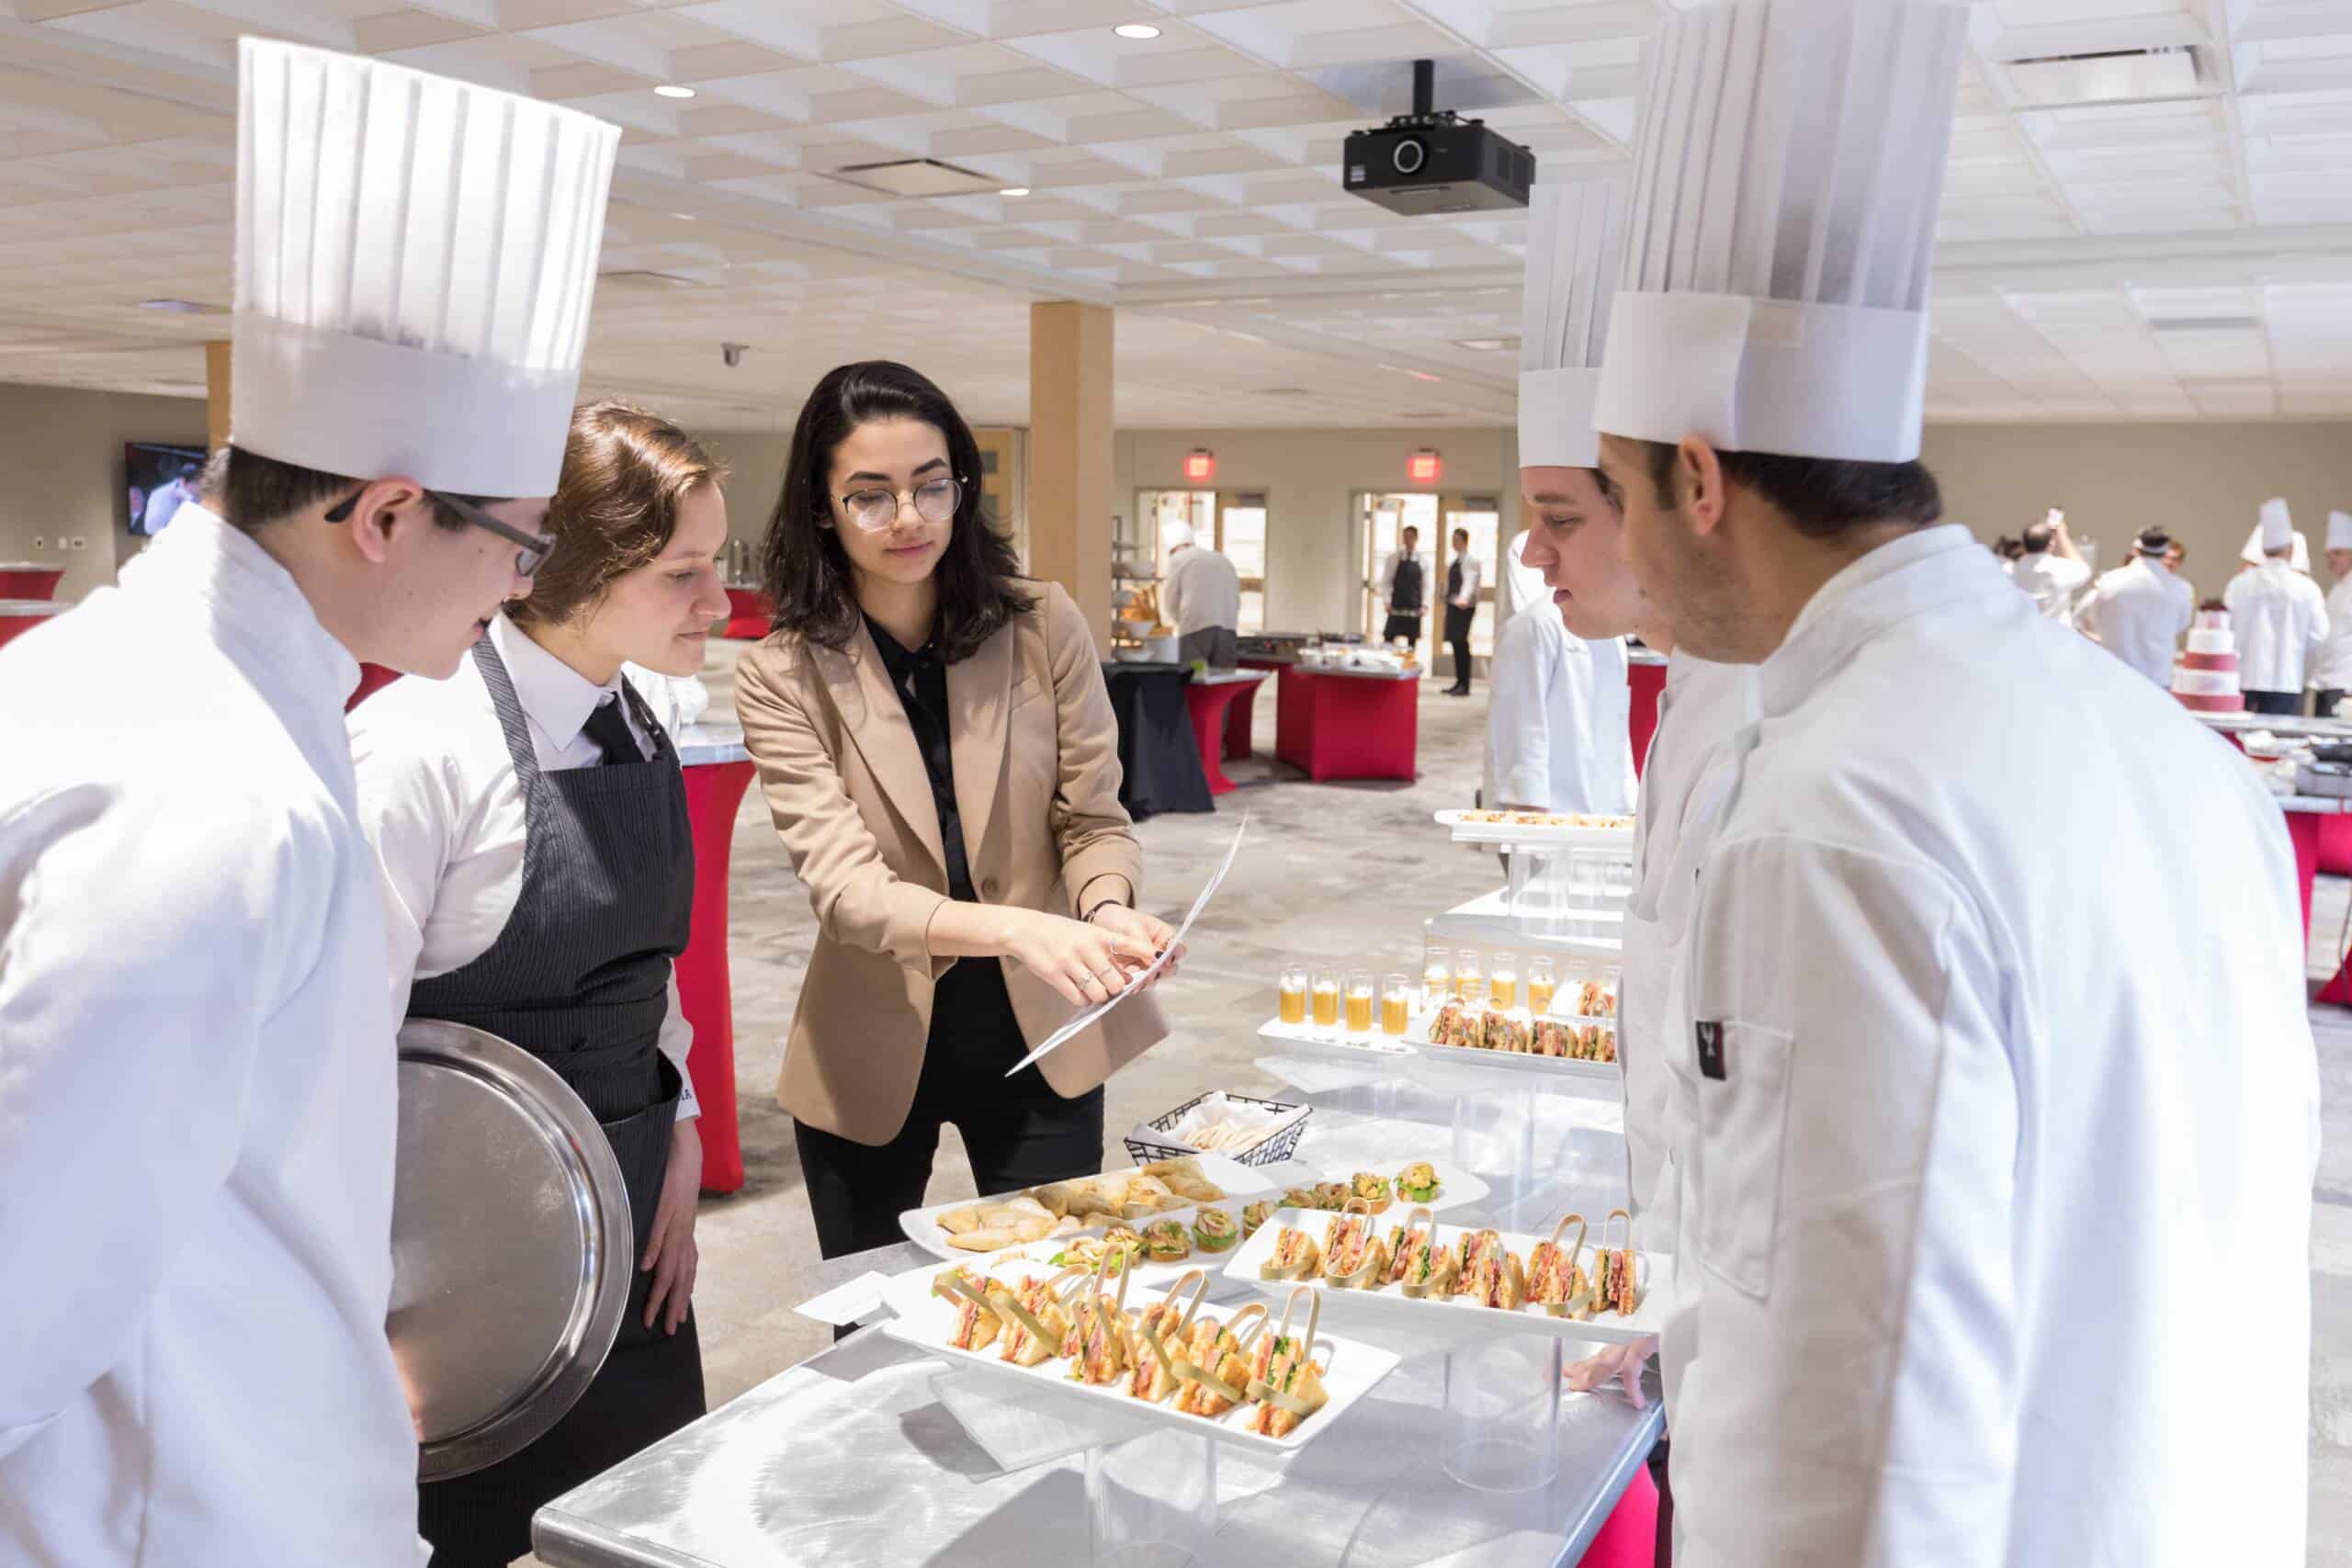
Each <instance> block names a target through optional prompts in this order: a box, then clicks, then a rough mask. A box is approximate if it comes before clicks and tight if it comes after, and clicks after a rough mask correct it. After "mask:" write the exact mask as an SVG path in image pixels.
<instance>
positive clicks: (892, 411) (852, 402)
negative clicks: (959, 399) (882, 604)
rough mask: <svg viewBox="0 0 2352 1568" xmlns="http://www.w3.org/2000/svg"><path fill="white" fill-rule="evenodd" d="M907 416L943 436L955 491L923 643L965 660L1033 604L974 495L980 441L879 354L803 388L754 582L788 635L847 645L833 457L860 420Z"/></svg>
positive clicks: (857, 616)
mask: <svg viewBox="0 0 2352 1568" xmlns="http://www.w3.org/2000/svg"><path fill="white" fill-rule="evenodd" d="M896 419H903V420H913V421H917V422H919V423H923V424H928V425H930V426H931V427H932V428H933V429H934V430H937V431H938V432H939V434H941V436H942V437H944V439H945V441H946V443H947V466H948V469H949V472H948V474H947V476H946V477H947V478H949V479H953V480H955V481H956V485H957V487H958V497H957V501H956V515H955V518H954V521H953V523H952V525H951V526H950V528H949V531H948V536H947V547H946V548H945V550H944V552H942V554H941V556H940V558H939V562H938V564H937V565H936V566H935V567H934V568H933V570H932V577H933V581H934V583H935V584H936V585H937V587H938V590H939V619H938V622H937V624H936V626H935V627H934V629H933V634H932V635H933V642H934V645H935V647H936V649H937V651H938V654H939V657H940V658H941V660H944V662H946V663H949V664H953V663H956V661H957V660H964V659H968V658H970V657H971V655H972V654H973V653H974V652H975V651H977V650H978V648H979V646H980V645H981V644H982V643H984V642H986V641H988V639H989V637H993V636H995V635H996V633H997V631H998V630H999V629H1000V628H1001V627H1002V626H1004V625H1005V624H1006V623H1007V622H1009V621H1011V620H1012V617H1013V616H1015V615H1023V614H1025V613H1027V612H1028V611H1029V610H1031V609H1033V608H1035V600H1033V599H1032V598H1031V597H1030V595H1028V594H1027V593H1024V592H1022V590H1021V589H1020V587H1019V586H1018V584H1017V581H1016V580H1017V579H1018V578H1019V577H1020V576H1021V561H1020V558H1018V557H1017V556H1015V555H1014V554H1013V551H1012V542H1011V541H1010V540H1008V539H1007V538H1006V537H1005V536H1004V535H1003V534H1002V533H1001V532H1000V531H999V530H998V528H997V526H996V525H995V521H994V519H992V518H990V517H989V515H988V510H987V507H986V505H985V503H984V502H983V501H982V499H981V496H980V473H981V469H980V444H979V443H978V441H976V440H974V439H973V437H972V427H971V426H970V425H968V424H967V423H964V416H963V415H962V414H961V413H959V412H956V405H955V403H954V402H952V401H950V400H949V399H948V396H947V394H946V393H944V392H943V391H941V390H940V389H939V388H938V387H937V386H936V385H935V384H933V381H932V380H931V378H929V377H927V376H925V375H923V374H922V372H921V371H919V370H916V369H913V368H911V367H908V366H905V365H899V364H897V363H895V362H893V361H891V360H887V359H869V360H865V361H863V362H861V363H858V364H855V365H843V366H841V367H838V368H836V369H834V370H832V371H831V372H830V373H828V374H827V375H826V377H825V378H824V379H823V380H821V381H819V382H818V383H817V386H816V389H814V390H813V391H811V392H810V393H809V400H808V401H807V402H806V403H805V404H803V405H802V406H801V410H800V418H799V420H798V422H797V423H795V424H794V426H793V428H792V448H791V451H790V453H789V454H788V455H787V456H786V458H785V463H784V488H783V490H782V491H780V492H779V493H778V494H777V496H776V501H775V513H773V514H772V515H771V516H770V518H769V520H768V533H767V543H766V547H765V559H764V560H763V563H762V564H763V573H762V575H763V586H764V587H765V588H766V590H767V592H768V593H769V595H770V596H771V597H772V598H773V599H774V600H775V620H774V622H773V624H772V627H771V629H773V630H775V631H791V632H797V633H798V634H799V635H800V636H802V637H806V638H807V639H808V640H809V641H810V642H813V643H817V644H819V645H820V646H822V647H825V648H831V649H842V648H846V647H848V646H849V643H850V640H851V638H852V637H854V636H855V635H856V633H857V628H858V625H859V622H860V620H861V619H862V616H863V612H862V611H860V609H859V608H858V602H857V592H856V587H855V583H854V580H853V578H852V575H851V570H850V561H849V555H848V552H847V551H845V550H843V549H842V541H841V536H840V535H839V534H838V533H837V532H836V531H835V529H834V527H833V497H832V494H831V489H830V481H831V474H832V467H833V454H834V453H835V452H836V451H837V450H839V449H840V446H841V444H842V440H843V439H844V438H845V437H847V436H848V434H849V433H850V432H851V431H853V430H855V429H856V428H857V427H858V426H859V425H861V424H865V423H869V422H872V421H876V420H896Z"/></svg>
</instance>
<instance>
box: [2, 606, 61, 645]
mask: <svg viewBox="0 0 2352 1568" xmlns="http://www.w3.org/2000/svg"><path fill="white" fill-rule="evenodd" d="M54 619H56V617H55V616H53V615H6V614H0V648H6V646H7V645H8V644H10V643H12V642H14V641H16V640H17V638H18V637H22V636H24V635H25V634H26V633H27V632H28V631H30V630H32V629H33V628H34V627H35V626H40V625H43V624H44V623H46V622H49V621H51V620H54Z"/></svg>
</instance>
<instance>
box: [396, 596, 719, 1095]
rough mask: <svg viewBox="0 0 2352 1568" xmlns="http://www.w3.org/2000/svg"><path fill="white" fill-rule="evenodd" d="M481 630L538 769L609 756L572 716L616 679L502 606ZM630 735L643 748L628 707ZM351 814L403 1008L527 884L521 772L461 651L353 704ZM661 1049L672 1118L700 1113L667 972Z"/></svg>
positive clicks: (687, 1043)
mask: <svg viewBox="0 0 2352 1568" xmlns="http://www.w3.org/2000/svg"><path fill="white" fill-rule="evenodd" d="M490 638H491V641H492V644H493V645H495V646H496V648H497V649H498V656H499V658H500V659H502V660H504V661H505V664H506V673H507V677H508V679H509V680H511V681H512V682H514V685H515V701H516V702H517V703H518V704H520V705H521V706H522V709H523V719H524V723H525V725H526V728H528V729H529V730H530V734H531V750H532V752H533V754H534V755H536V756H537V758H538V762H539V767H540V769H541V770H542V771H544V772H548V773H555V772H560V771H561V770H563V769H566V768H584V767H591V766H594V765H596V764H598V763H601V762H602V761H604V758H605V754H604V752H603V751H602V750H600V749H599V748H598V747H597V745H596V742H595V741H594V740H593V739H590V738H589V737H588V735H587V733H586V731H585V729H584V728H582V727H583V726H585V725H586V724H587V722H588V716H589V715H590V714H591V713H593V712H594V711H595V709H596V708H597V707H598V706H600V705H603V704H605V703H610V702H619V701H620V686H621V681H622V679H623V677H621V676H616V677H615V678H614V679H613V681H612V682H610V683H609V684H607V685H603V686H599V685H597V684H596V683H595V682H592V681H590V680H589V679H588V678H587V677H586V676H584V675H582V674H581V673H580V672H579V671H576V670H574V669H572V668H571V666H570V665H569V664H566V663H565V662H564V661H563V660H560V659H558V658H557V657H556V656H555V655H554V654H552V653H549V652H548V650H547V649H544V648H541V647H540V646H539V645H538V644H537V643H536V642H533V641H532V640H531V639H530V638H529V637H526V636H524V635H523V632H522V631H521V629H520V628H519V627H517V626H515V623H514V622H512V621H510V620H508V619H507V618H506V617H505V616H504V615H500V616H499V617H498V618H497V619H495V620H493V621H492V622H491V623H490ZM621 714H622V716H623V717H624V718H626V719H627V720H628V729H629V733H630V734H631V735H633V736H635V737H636V738H637V743H638V744H639V746H642V747H644V748H645V751H646V755H648V756H650V755H652V750H653V748H652V743H651V741H650V739H648V738H647V736H646V733H645V730H644V728H643V727H642V726H640V725H639V723H638V722H637V716H636V714H634V713H632V712H631V711H630V710H629V707H628V704H626V703H622V704H621ZM349 722H350V728H351V755H352V763H353V766H354V767H355V768H356V770H357V773H358V778H359V818H360V821H361V822H362V823H363V824H364V825H365V826H366V828H367V829H368V838H369V839H370V840H372V841H373V842H374V843H375V846H376V852H377V854H378V855H379V857H380V858H381V860H382V863H383V872H384V883H385V887H386V889H387V891H388V893H389V895H390V897H388V899H387V902H386V909H385V915H386V922H387V924H388V926H389V928H390V932H389V934H390V957H391V962H390V976H391V998H392V1007H393V1010H394V1012H395V1015H396V1016H400V1017H405V1016H406V1015H407V1013H408V996H409V989H410V987H411V986H412V985H413V983H414V982H415V981H417V980H429V979H431V978H433V977H434V976H436V975H447V974H448V973H449V972H451V971H452V970H456V969H462V968H464V967H465V966H466V965H467V964H470V963H472V962H473V961H474V960H475V959H477V958H480V957H481V955H482V954H483V953H487V952H489V951H490V949H491V946H492V944H493V943H494V942H497V941H498V936H499V933H500V932H501V931H504V930H505V929H506V922H507V921H508V920H509V919H512V918H513V917H514V914H515V900H516V899H518V898H519V897H522V892H523V847H524V842H525V832H524V821H523V780H522V777H521V775H519V774H517V773H515V760H514V759H513V758H512V757H511V756H509V755H508V754H507V750H506V737H505V735H504V733H503V731H502V730H501V729H500V728H499V726H498V713H497V710H496V709H495V708H494V707H493V706H492V704H491V696H490V687H489V686H488V684H487V683H485V682H483V680H482V678H481V667H480V666H479V665H477V664H476V663H475V662H474V660H473V657H472V655H470V654H469V655H468V656H467V657H466V660H465V661H464V662H463V663H461V664H459V665H458V672H457V673H456V674H455V675H453V676H451V677H450V678H449V679H448V680H447V681H417V680H408V681H395V682H392V683H391V684H390V685H389V686H386V687H385V688H384V689H383V690H382V691H380V692H378V693H377V694H375V695H374V696H372V697H369V698H368V700H367V701H366V702H364V703H361V704H360V705H358V706H357V707H356V708H354V709H352V710H351V717H350V721H349ZM669 998H670V999H669V1012H668V1013H667V1015H666V1016H664V1017H663V1019H662V1031H661V1035H660V1039H659V1047H660V1049H661V1052H662V1055H665V1056H667V1057H669V1058H670V1060H671V1062H672V1063H673V1064H674V1065H675V1066H676V1067H677V1069H678V1077H679V1079H680V1080H681V1082H682V1083H683V1084H684V1089H683V1090H682V1092H681V1093H680V1095H679V1098H678V1112H677V1119H678V1120H679V1121H681V1122H684V1121H685V1120H687V1119H688V1118H690V1117H695V1116H699V1115H701V1114H702V1109H701V1107H700V1106H698V1105H697V1104H696V1103H695V1089H694V1080H693V1079H691V1078H690V1077H687V1076H686V1054H687V1052H688V1051H690V1050H691V1049H693V1046H694V1038H695V1031H694V1025H692V1024H691V1023H688V1022H687V1021H686V1015H685V1013H684V1010H681V1008H680V1007H679V1003H678V976H677V974H676V972H675V971H674V970H673V971H672V973H671V976H670V981H669Z"/></svg>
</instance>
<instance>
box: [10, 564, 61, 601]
mask: <svg viewBox="0 0 2352 1568" xmlns="http://www.w3.org/2000/svg"><path fill="white" fill-rule="evenodd" d="M64 576H65V569H64V568H63V567H62V566H35V567H0V599H53V598H55V597H56V596H57V585H58V583H59V582H60V581H62V580H63V578H64Z"/></svg>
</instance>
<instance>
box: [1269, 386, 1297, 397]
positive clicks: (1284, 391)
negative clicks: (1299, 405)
mask: <svg viewBox="0 0 2352 1568" xmlns="http://www.w3.org/2000/svg"><path fill="white" fill-rule="evenodd" d="M1258 395H1259V396H1260V397H1261V398H1303V397H1305V396H1306V388H1304V387H1265V388H1261V389H1260V390H1259V392H1258Z"/></svg>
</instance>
